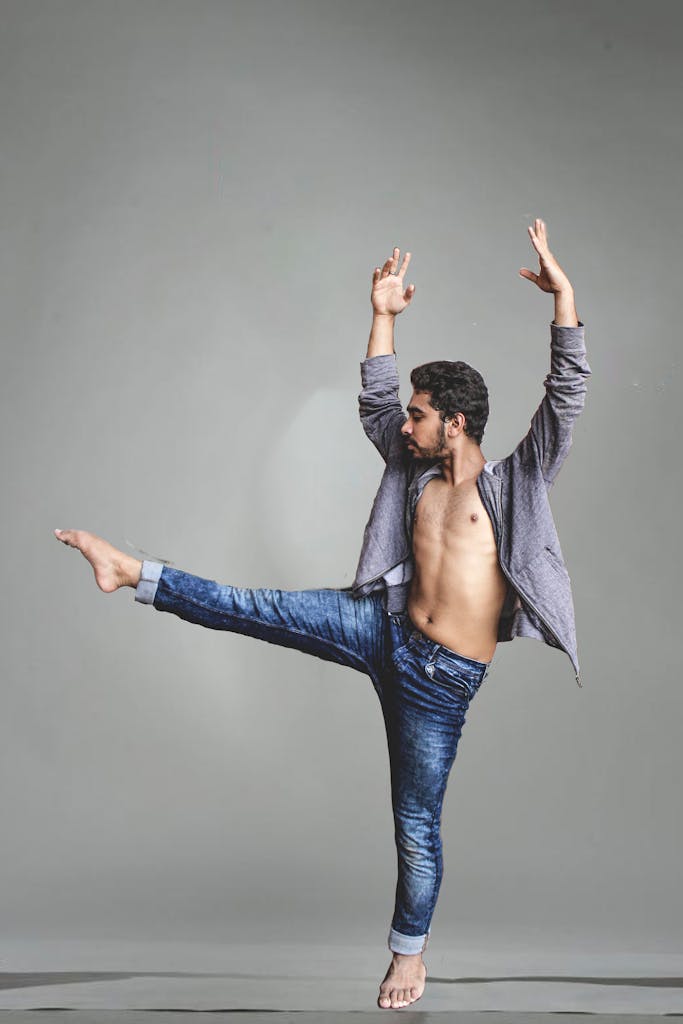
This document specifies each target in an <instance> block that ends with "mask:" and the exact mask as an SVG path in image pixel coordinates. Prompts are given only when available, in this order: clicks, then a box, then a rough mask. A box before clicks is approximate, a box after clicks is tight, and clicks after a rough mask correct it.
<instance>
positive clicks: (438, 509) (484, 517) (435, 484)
mask: <svg viewBox="0 0 683 1024" xmlns="http://www.w3.org/2000/svg"><path fill="white" fill-rule="evenodd" d="M414 536H415V540H416V541H418V540H419V539H424V540H432V541H440V540H441V541H444V542H447V543H449V544H452V543H459V542H463V543H465V544H467V545H468V546H469V545H472V546H474V547H476V548H480V549H484V550H495V546H496V542H495V534H494V532H493V527H492V525H491V520H490V519H489V517H488V514H487V512H486V509H485V508H484V505H483V504H482V500H481V498H480V496H479V491H478V489H477V484H476V481H475V480H468V481H465V482H464V483H462V484H458V485H457V487H452V486H450V485H449V484H447V483H446V482H445V481H444V480H442V479H439V478H436V479H433V480H430V481H429V482H428V483H427V485H426V486H425V489H424V491H423V492H422V494H421V496H420V500H419V501H418V503H417V508H416V510H415V523H414Z"/></svg>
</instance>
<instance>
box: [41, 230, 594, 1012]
mask: <svg viewBox="0 0 683 1024" xmlns="http://www.w3.org/2000/svg"><path fill="white" fill-rule="evenodd" d="M528 230H529V236H530V239H531V243H532V245H533V247H534V249H535V250H536V252H537V254H538V256H539V264H540V266H539V272H538V273H537V274H536V273H534V272H533V271H530V270H527V269H526V268H524V269H522V270H520V275H521V276H522V277H525V278H527V279H528V280H530V281H532V282H533V283H534V284H536V285H537V286H538V287H539V288H540V289H541V290H542V291H545V292H549V293H552V294H553V296H554V301H555V319H554V321H553V323H552V324H551V368H550V373H549V374H548V376H547V377H546V378H545V381H544V384H545V390H546V393H545V397H544V398H543V401H542V402H541V404H540V406H539V408H538V409H537V410H536V413H535V414H534V417H533V419H532V421H531V427H530V429H529V432H528V433H527V435H526V436H525V437H524V438H523V439H522V441H521V442H520V443H519V445H518V446H517V447H516V448H515V450H514V451H513V452H512V453H511V455H509V456H508V457H507V458H506V459H502V460H498V461H495V462H488V461H487V460H486V459H485V458H484V455H483V453H482V451H481V447H480V445H481V440H482V436H483V432H484V427H485V424H486V419H487V417H488V393H487V390H486V386H485V384H484V381H483V380H482V378H481V376H480V374H479V373H478V372H477V371H476V370H474V369H473V368H472V367H470V366H468V365H467V364H466V363H462V362H453V363H451V362H447V361H440V362H435V363H427V364H425V365H424V366H421V367H418V368H417V369H415V370H414V371H413V373H412V374H411V381H412V384H413V388H414V390H413V394H412V397H411V399H410V403H409V405H408V409H407V418H406V416H405V414H404V413H403V411H402V409H401V405H400V402H399V399H398V376H397V373H396V361H395V355H394V346H393V330H394V321H395V317H396V316H397V315H398V314H399V313H401V312H402V311H403V310H404V309H405V308H406V306H408V305H409V303H410V302H411V300H412V298H413V295H414V291H415V288H414V285H410V286H408V287H407V288H405V287H404V276H405V272H406V270H407V267H408V264H409V262H410V253H406V254H405V256H404V259H403V262H402V264H401V267H400V269H398V262H399V256H400V252H399V250H398V249H394V251H393V255H392V257H390V258H389V259H388V260H387V261H386V262H385V264H384V266H383V267H382V268H379V267H377V268H376V269H375V271H374V274H373V279H372V293H371V301H372V306H373V323H372V330H371V333H370V340H369V345H368V352H367V358H366V359H365V361H364V362H363V363H362V365H361V372H362V380H363V390H362V392H361V395H360V399H359V402H360V415H361V421H362V423H363V426H364V429H365V431H366V433H367V434H368V436H369V438H370V439H371V440H372V442H373V443H374V444H375V446H376V447H377V448H378V450H379V452H380V454H381V455H382V457H383V459H384V461H385V463H386V465H385V470H384V474H383V477H382V482H381V484H380V488H379V491H378V493H377V496H376V498H375V502H374V504H373V508H372V512H371V515H370V519H369V521H368V524H367V527H366V530H365V537H364V543H363V547H362V551H361V556H360V561H359V565H358V571H357V574H356V579H355V581H354V584H353V586H352V588H350V589H347V590H309V591H298V592H283V591H279V590H248V589H239V588H235V587H230V586H223V585H220V584H218V583H215V582H214V581H212V580H205V579H201V578H199V577H197V576H192V575H190V574H189V573H185V572H181V571H179V570H176V569H172V568H170V567H169V566H164V565H162V564H161V563H157V562H152V561H144V562H142V563H140V562H139V561H138V560H137V559H135V558H133V557H132V556H130V555H127V554H125V553H124V552H121V551H118V550H117V549H116V548H114V547H112V546H111V545H110V544H108V543H107V542H106V541H104V540H102V539H101V538H99V537H96V536H94V535H93V534H90V533H86V532H85V531H81V530H56V531H55V533H56V535H57V537H58V539H59V540H61V541H62V542H63V543H65V544H68V545H69V546H71V547H75V548H78V549H79V550H80V551H81V553H82V554H83V555H84V556H85V557H86V558H87V560H88V561H89V562H90V563H91V565H92V566H93V569H94V571H95V579H96V581H97V583H98V585H99V587H100V588H101V589H102V590H103V591H105V592H111V591H113V590H116V589H118V588H119V587H123V586H129V587H134V588H135V590H136V594H135V599H136V600H137V601H139V602H142V603H147V604H153V605H154V607H155V608H157V609H158V610H160V611H168V612H173V613H174V614H176V615H178V616H180V617H181V618H183V619H186V620H187V621H190V622H195V623H199V624H200V625H203V626H207V627H209V628H211V629H224V630H230V631H233V632H238V633H243V634H247V635H250V636H254V637H258V638H260V639H263V640H267V641H268V642H270V643H275V644H279V645H281V646H285V647H294V648H296V649H298V650H301V651H304V652H307V653H309V654H313V655H316V656H317V657H320V658H324V659H326V660H329V661H335V662H338V663H340V664H343V665H348V666H350V667H352V668H355V669H357V670H358V671H360V672H364V673H366V674H367V675H369V676H370V678H371V680H372V683H373V685H374V687H375V690H376V692H377V695H378V697H379V700H380V705H381V708H382V712H383V716H384V723H385V727H386V735H387V741H388V748H389V763H390V770H391V792H392V807H393V813H394V823H395V839H396V848H397V854H398V880H397V885H396V899H395V906H394V915H393V918H392V922H391V928H390V932H389V940H388V941H389V948H390V949H391V951H392V954H393V956H392V961H391V964H390V965H389V969H388V971H387V973H386V976H385V978H384V980H383V982H382V984H381V986H380V994H379V998H378V1005H379V1006H380V1007H381V1008H383V1009H389V1008H392V1009H395V1008H399V1007H402V1006H407V1005H409V1004H411V1003H414V1002H415V1001H416V1000H417V999H419V998H420V996H421V995H422V993H423V991H424V987H425V979H426V966H425V964H424V961H423V959H422V953H423V952H424V949H425V946H426V943H427V939H428V937H429V932H430V924H431V919H432V915H433V913H434V908H435V906H436V901H437V897H438V893H439V887H440V884H441V877H442V871H443V864H442V854H441V837H440V819H441V808H442V804H443V799H444V795H445V791H446V783H447V780H448V775H449V772H450V768H451V765H452V763H453V760H454V758H455V754H456V749H457V744H458V740H459V738H460V734H461V731H462V726H463V724H464V721H465V715H466V712H467V708H468V706H469V702H470V700H471V699H472V698H473V697H474V695H475V693H476V692H477V690H478V689H479V687H480V686H481V683H482V682H483V680H484V678H485V677H486V675H487V674H488V671H489V666H490V664H491V660H492V658H493V654H494V651H495V649H496V644H497V642H498V641H504V640H511V639H512V638H513V637H515V636H532V637H536V638H537V639H540V640H542V641H544V642H545V643H548V644H550V645H551V646H553V647H557V648H559V649H561V650H564V651H565V653H566V654H567V655H568V656H569V658H570V660H571V662H572V664H573V666H574V668H575V671H576V680H577V682H579V675H578V673H579V666H578V660H577V655H576V636H575V627H574V614H573V603H572V595H571V588H570V581H569V576H568V574H567V570H566V568H565V566H564V561H563V557H562V553H561V550H560V546H559V541H558V539H557V533H556V531H555V526H554V523H553V518H552V513H551V511H550V505H549V503H548V491H549V490H550V487H551V486H552V484H553V482H554V480H555V478H556V476H557V473H558V471H559V469H560V466H561V465H562V462H563V460H564V458H565V457H566V455H567V453H568V451H569V448H570V446H571V443H572V438H571V432H572V426H573V423H574V420H575V419H576V417H577V415H578V414H579V412H580V411H581V409H582V408H583V404H584V397H585V391H586V380H587V378H588V376H589V375H590V372H591V371H590V367H589V366H588V363H587V362H586V353H585V346H584V340H583V324H582V323H580V322H579V321H578V319H577V316H576V309H575V307H574V296H573V290H572V287H571V285H570V283H569V280H568V278H567V276H566V275H565V273H564V272H563V271H562V269H561V268H560V266H559V264H558V263H557V260H556V259H555V257H554V256H553V255H552V253H551V252H550V250H549V248H548V241H547V234H546V227H545V224H544V223H543V221H541V220H539V219H537V220H536V221H535V223H534V227H533V228H532V227H530V228H529V229H528Z"/></svg>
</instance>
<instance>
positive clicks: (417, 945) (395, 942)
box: [389, 928, 429, 956]
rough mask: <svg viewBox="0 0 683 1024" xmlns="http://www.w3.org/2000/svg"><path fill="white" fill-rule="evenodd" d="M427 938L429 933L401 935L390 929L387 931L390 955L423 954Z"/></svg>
mask: <svg viewBox="0 0 683 1024" xmlns="http://www.w3.org/2000/svg"><path fill="white" fill-rule="evenodd" d="M428 938H429V932H427V933H426V935H402V934H401V932H397V931H396V930H395V929H394V928H392V929H391V930H390V931H389V949H390V950H391V952H392V953H403V954H405V955H406V956H412V955H414V954H415V953H423V952H424V950H425V948H426V946H427V939H428Z"/></svg>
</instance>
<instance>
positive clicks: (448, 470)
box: [441, 443, 486, 487]
mask: <svg viewBox="0 0 683 1024" xmlns="http://www.w3.org/2000/svg"><path fill="white" fill-rule="evenodd" d="M485 462H486V458H485V457H484V453H483V452H482V450H481V448H480V447H479V445H478V444H474V443H473V444H471V445H468V446H467V447H466V448H451V449H450V450H449V452H448V455H446V456H445V458H444V460H443V462H442V464H441V468H442V471H443V476H444V480H445V481H446V483H447V484H450V486H451V487H457V486H458V484H462V483H464V482H465V480H472V479H476V477H478V476H479V474H480V473H481V471H482V469H483V467H484V463H485Z"/></svg>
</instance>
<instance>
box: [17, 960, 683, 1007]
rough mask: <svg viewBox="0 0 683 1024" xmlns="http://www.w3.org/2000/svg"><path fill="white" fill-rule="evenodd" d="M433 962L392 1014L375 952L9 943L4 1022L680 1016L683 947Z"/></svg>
mask: <svg viewBox="0 0 683 1024" xmlns="http://www.w3.org/2000/svg"><path fill="white" fill-rule="evenodd" d="M434 945H435V946H436V944H434ZM425 961H426V963H427V969H428V978H427V987H426V989H425V993H424V995H423V997H422V998H421V999H420V1001H419V1003H418V1004H416V1006H415V1009H414V1010H412V1009H410V1008H405V1009H403V1010H395V1011H387V1010H380V1009H379V1007H377V1005H376V999H377V991H378V985H379V981H380V979H381V977H382V976H383V975H384V972H385V971H386V967H387V965H388V962H389V952H388V950H386V951H385V950H383V949H378V948H376V947H372V948H370V947H367V948H364V947H360V948H359V947H342V946H323V945H319V946H315V947H305V946H282V945H277V944H273V945H270V946H268V945H251V946H249V945H240V946H234V945H218V944H211V945H208V944H207V945H202V944H197V943H192V944H181V943H178V944H172V943H171V944H169V943H165V944H161V945H142V944H138V945H134V944H124V943H118V944H117V943H107V942H103V943H93V942H89V943H78V942H73V941H72V942H64V941H62V942H53V943H49V942H42V943H41V942H31V941H30V940H24V941H23V942H12V941H9V940H8V941H2V940H0V1024H10V1022H11V1024H14V1022H15V1021H21V1024H48V1021H49V1020H50V1019H51V1018H52V1017H54V1019H55V1020H58V1021H59V1022H60V1024H72V1022H73V1024H86V1022H87V1024H90V1022H91V1021H92V1022H95V1021H101V1022H102V1024H138V1022H140V1021H143V1020H144V1021H145V1024H182V1022H183V1021H185V1020H188V1021H189V1020H190V1019H192V1020H193V1021H196V1019H197V1018H196V1014H195V1012H193V1011H211V1013H212V1018H211V1019H212V1021H213V1020H215V1019H216V1018H219V1019H220V1018H225V1019H226V1020H229V1021H230V1022H231V1024H237V1022H238V1021H242V1020H244V1022H245V1024H256V1022H257V1021H260V1020H261V1019H263V1020H264V1021H265V1020H266V1019H267V1020H268V1021H272V1020H273V1014H274V1013H277V1014H278V1016H279V1019H281V1020H285V1021H290V1020H291V1021H293V1020H304V1019H305V1020H307V1021H308V1022H311V1021H315V1022H316V1024H333V1022H336V1021H338V1020H340V1019H341V1018H342V1016H343V1015H344V1014H347V1013H349V1012H353V1014H354V1021H355V1022H357V1024H362V1021H364V1020H365V1018H366V1017H368V1018H369V1017H370V1016H372V1017H373V1019H376V1016H377V1014H385V1015H386V1014H387V1013H390V1014H396V1013H400V1014H401V1015H402V1016H404V1017H405V1016H406V1015H408V1016H409V1017H410V1019H411V1020H413V1019H415V1020H420V1021H429V1020H431V1019H432V1017H433V1018H434V1020H439V1021H440V1022H444V1021H446V1020H447V1019H448V1020H450V1019H451V1018H452V1019H453V1021H455V1022H457V1024H470V1022H472V1024H474V1022H479V1024H483V1022H486V1021H491V1022H492V1024H513V1022H514V1024H521V1022H522V1021H524V1022H526V1021H531V1022H535V1024H545V1022H546V1021H548V1020H549V1019H550V1016H552V1015H554V1014H562V1022H561V1024H569V1022H570V1021H572V1020H573V1018H574V1017H575V1016H576V1019H577V1021H578V1016H577V1015H582V1016H583V1015H585V1014H600V1015H602V1017H601V1022H600V1024H608V1022H609V1024H611V1022H612V1021H617V1020H623V1019H624V1017H626V1016H627V1017H628V1020H629V1022H631V1024H636V1022H640V1021H646V1020H654V1019H656V1018H658V1017H659V1018H661V1016H662V1015H664V1014H667V1015H676V1016H681V1017H683V957H682V956H681V954H679V953H668V952H667V953H657V954H640V955H639V954H636V953H621V954H611V955H607V954H606V953H604V952H603V953H596V952H581V953H577V952H576V951H571V952H568V951H567V950H556V951H552V950H543V951H538V950H537V951H529V950H527V951H519V950H516V951H511V950H501V951H498V952H495V951H494V950H492V949H491V948H490V947H489V948H486V949H485V950H472V949H467V950H464V949H462V948H460V949H458V948H447V947H445V946H444V945H443V944H442V945H441V946H440V947H439V948H434V949H433V950H428V951H427V952H426V953H425ZM14 1011H21V1012H14ZM34 1011H35V1012H34ZM46 1011H48V1012H46ZM49 1011H51V1012H49ZM57 1011H59V1012H57ZM145 1011H147V1012H145ZM149 1011H155V1012H154V1013H150V1012H149ZM494 1011H495V1017H491V1016H490V1014H491V1013H492V1012H494Z"/></svg>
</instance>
